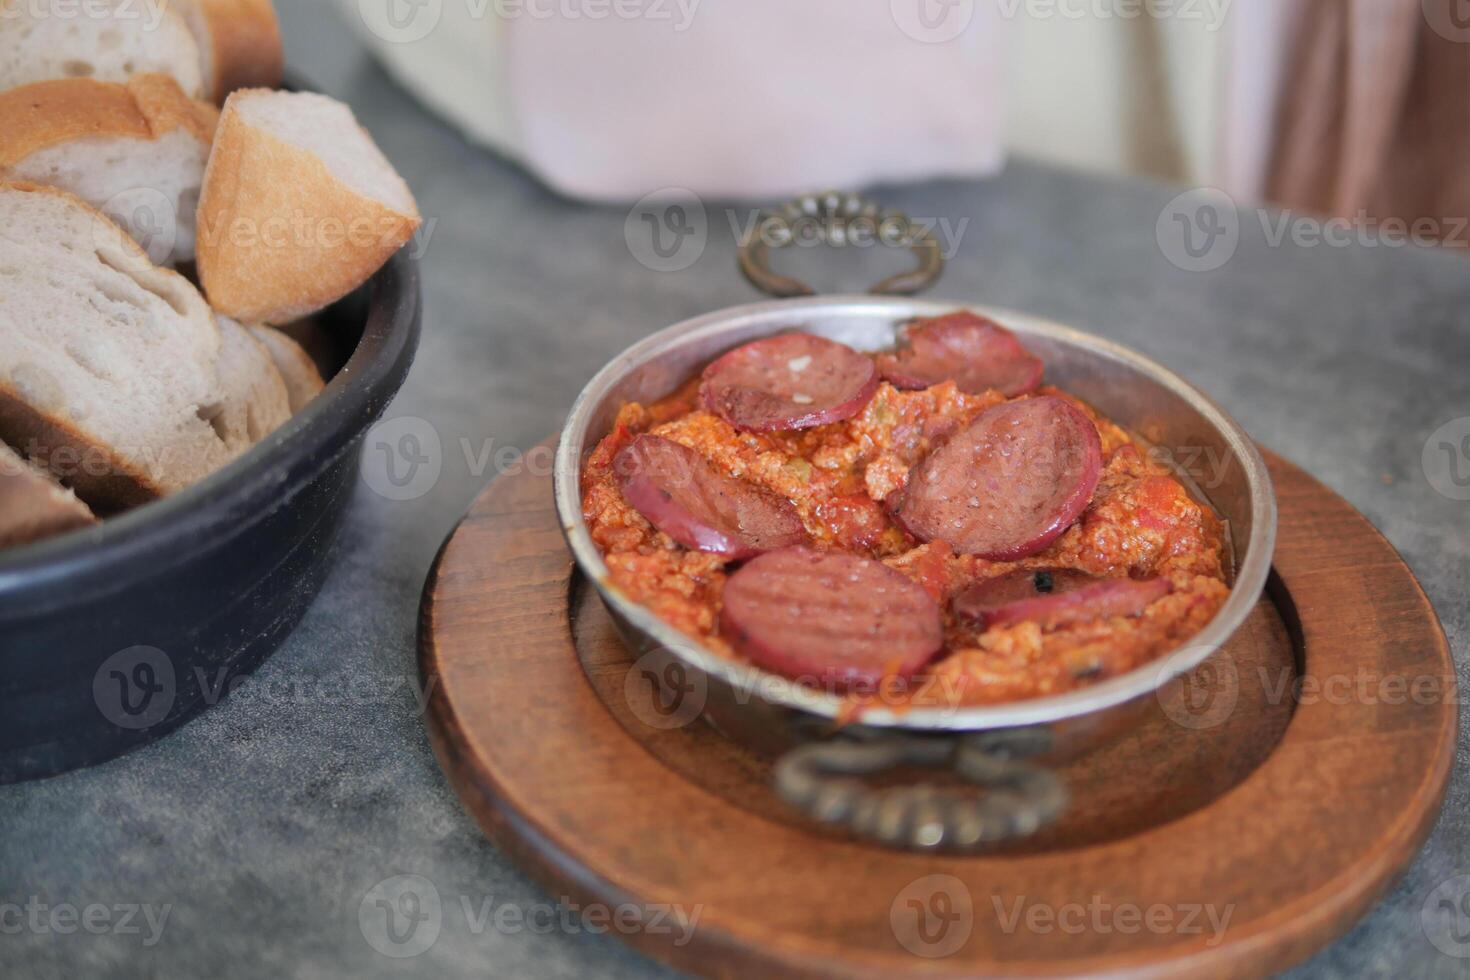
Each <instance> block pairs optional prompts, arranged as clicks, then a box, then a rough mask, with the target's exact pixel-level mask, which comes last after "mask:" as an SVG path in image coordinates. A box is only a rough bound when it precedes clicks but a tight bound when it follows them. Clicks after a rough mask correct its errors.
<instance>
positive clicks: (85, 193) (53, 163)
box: [0, 75, 219, 265]
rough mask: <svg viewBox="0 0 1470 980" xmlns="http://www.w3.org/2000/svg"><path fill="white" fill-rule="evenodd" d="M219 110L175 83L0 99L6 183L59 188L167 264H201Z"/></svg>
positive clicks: (72, 87) (72, 82)
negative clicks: (207, 175)
mask: <svg viewBox="0 0 1470 980" xmlns="http://www.w3.org/2000/svg"><path fill="white" fill-rule="evenodd" d="M218 122H219V111H218V110H217V109H215V108H214V107H213V106H211V105H209V104H207V103H204V102H196V101H194V100H192V99H190V98H189V97H187V96H186V95H184V93H183V90H182V89H180V88H179V85H178V83H177V82H175V81H174V80H173V79H172V78H171V77H169V76H168V75H139V76H137V77H135V78H132V79H129V80H128V81H126V82H98V81H94V80H93V79H90V78H71V79H65V80H61V81H51V82H37V83H35V84H34V85H25V86H22V87H20V88H15V89H10V90H9V91H6V92H0V179H7V180H25V181H32V182H35V183H39V184H50V185H52V186H54V187H60V188H61V189H63V190H67V191H70V192H71V193H73V194H75V195H77V196H78V197H80V198H81V199H82V200H84V201H86V202H87V203H88V204H90V205H92V206H93V207H94V208H97V209H98V210H100V211H102V212H103V213H104V214H106V215H107V216H108V217H110V218H112V219H113V220H114V221H116V222H117V223H118V224H119V225H121V226H122V227H123V229H124V230H125V231H127V232H128V234H130V235H132V236H133V239H134V240H135V241H137V242H138V244H139V245H142V246H143V249H144V251H146V252H147V253H148V257H149V258H150V259H152V260H153V262H154V263H155V264H157V265H175V264H177V263H178V262H190V261H193V259H194V227H195V212H196V211H197V210H198V207H199V191H200V187H201V185H202V184H203V182H204V164H205V163H206V162H207V161H208V159H209V148H210V145H211V143H212V142H213V140H214V128H215V125H216V124H217V123H218Z"/></svg>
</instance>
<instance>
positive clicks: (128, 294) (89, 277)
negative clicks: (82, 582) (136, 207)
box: [0, 184, 231, 512]
mask: <svg viewBox="0 0 1470 980" xmlns="http://www.w3.org/2000/svg"><path fill="white" fill-rule="evenodd" d="M219 354H220V334H219V329H218V328H217V327H216V326H215V322H214V317H213V315H212V314H211V313H210V310H209V307H208V306H206V305H205V303H204V299H203V297H201V296H200V295H199V292H198V291H197V290H196V289H195V288H194V287H193V285H191V284H190V283H189V281H188V280H186V279H185V278H184V277H183V276H180V275H179V274H178V273H175V272H170V271H168V270H165V269H159V268H157V267H155V266H154V265H153V264H152V263H151V262H149V261H148V257H147V256H146V255H145V254H143V251H142V250H141V249H140V248H138V246H137V245H136V244H135V243H134V242H133V240H132V239H131V238H129V237H128V236H127V235H125V234H124V233H123V232H122V230H121V229H120V228H118V227H117V226H116V225H114V224H113V223H112V222H111V221H109V220H107V218H106V217H104V216H103V215H102V214H100V213H98V212H97V211H94V210H93V209H92V208H90V207H88V206H87V205H86V204H85V203H83V202H82V201H81V200H80V199H78V198H76V197H74V196H72V195H70V194H67V193H66V192H65V191H60V190H56V189H55V188H50V187H40V186H36V185H32V184H0V439H4V440H5V441H6V442H8V443H10V444H11V445H12V446H16V447H19V448H20V449H21V451H23V452H24V453H25V454H26V455H27V456H28V457H30V459H31V460H32V461H33V462H35V463H37V464H38V465H42V466H45V467H46V468H47V469H49V470H50V471H51V472H52V473H53V474H55V475H56V476H58V477H59V478H61V480H62V481H63V482H65V483H66V484H67V485H69V486H71V487H72V488H73V489H74V490H76V492H77V495H78V496H79V497H81V498H82V499H83V500H85V501H86V502H87V503H88V504H90V505H91V506H92V508H93V509H94V510H97V511H99V512H110V511H112V510H117V509H122V508H125V507H129V506H133V505H136V504H139V503H144V502H146V501H148V500H152V499H155V498H157V497H160V496H163V495H164V494H167V493H171V492H173V491H176V490H181V489H183V488H184V487H187V486H189V485H190V484H192V483H194V482H196V481H197V480H200V479H202V478H203V477H205V476H208V475H209V474H210V473H212V472H214V471H215V470H216V469H218V468H219V467H220V466H223V465H224V464H225V463H227V462H228V461H229V460H230V459H231V453H230V451H229V448H228V447H227V446H226V444H225V441H224V439H223V438H222V437H221V436H220V435H219V434H218V433H216V431H215V429H214V428H213V427H212V426H211V425H210V423H209V422H208V421H206V419H208V418H210V417H213V416H214V415H216V414H218V406H219V405H221V404H223V402H224V395H223V392H222V390H221V386H220V383H219V379H218V376H217V374H216V363H217V361H218V359H219Z"/></svg>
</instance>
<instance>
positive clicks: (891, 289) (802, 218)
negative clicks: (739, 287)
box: [740, 191, 944, 297]
mask: <svg viewBox="0 0 1470 980" xmlns="http://www.w3.org/2000/svg"><path fill="white" fill-rule="evenodd" d="M816 241H820V242H823V243H825V244H826V245H828V246H830V247H832V248H846V247H849V246H859V247H861V246H863V245H865V244H883V245H888V246H893V247H900V248H908V249H910V250H911V251H913V253H914V254H915V255H917V256H918V257H919V264H918V266H917V267H915V268H914V269H913V271H911V272H905V273H901V274H899V275H896V276H890V277H888V278H887V279H884V280H883V281H882V282H880V283H878V284H877V285H876V286H874V287H873V288H871V289H869V290H868V292H870V293H872V294H874V295H880V296H881V295H895V296H907V295H909V294H912V293H917V292H918V291H919V290H921V289H923V288H925V287H926V286H929V285H931V284H932V283H933V282H934V281H935V280H936V279H938V278H939V276H940V274H941V273H942V272H943V271H944V256H943V255H941V254H940V251H939V243H938V242H937V241H936V240H935V239H934V235H933V234H932V233H931V232H930V231H929V229H927V228H923V227H921V226H919V225H916V224H914V222H913V221H911V220H910V219H909V217H908V215H906V214H904V213H903V212H902V211H885V210H883V209H881V208H879V207H878V205H877V204H876V203H874V202H872V201H870V200H867V199H866V198H863V197H860V196H858V195H857V194H843V193H839V192H838V191H824V192H823V193H820V194H807V195H804V196H802V197H798V198H797V199H795V200H794V201H789V202H787V203H786V204H783V205H782V206H781V207H779V208H777V209H776V210H774V211H763V212H761V214H760V215H759V216H758V217H757V219H756V222H755V226H754V227H753V228H752V230H751V231H750V233H749V234H748V235H747V236H746V237H745V239H744V240H743V241H741V243H740V271H741V272H742V273H744V274H745V278H746V279H748V280H749V281H750V284H751V285H752V286H754V287H755V288H756V289H759V290H761V291H762V292H765V293H769V294H770V295H772V296H780V297H789V296H813V295H815V294H816V292H815V290H813V289H812V287H811V286H808V285H807V284H806V283H804V282H802V281H801V280H800V279H794V278H792V277H790V276H783V275H781V274H779V273H777V272H775V271H774V270H772V269H771V249H773V248H785V247H787V246H789V245H793V244H802V243H803V242H816Z"/></svg>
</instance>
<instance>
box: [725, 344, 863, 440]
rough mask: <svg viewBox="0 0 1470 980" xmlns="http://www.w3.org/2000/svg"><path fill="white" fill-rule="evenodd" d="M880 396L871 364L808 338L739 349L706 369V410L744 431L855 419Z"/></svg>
mask: <svg viewBox="0 0 1470 980" xmlns="http://www.w3.org/2000/svg"><path fill="white" fill-rule="evenodd" d="M877 391H878V369H877V368H876V367H874V366H873V361H872V359H871V358H869V357H868V356H866V355H864V354H860V353H858V352H857V351H855V350H853V349H852V348H851V347H848V346H846V345H844V344H839V343H837V342H836V341H832V340H827V339H826V338H825V337H814V336H812V335H811V334H805V333H789V334H781V335H780V336H776V337H767V338H765V339H764V340H757V341H755V342H754V343H750V344H746V345H745V346H744V347H737V348H736V349H735V350H732V351H730V352H729V353H728V354H725V355H724V356H723V357H720V358H719V359H718V360H716V361H714V362H713V363H712V364H710V366H709V367H707V368H705V369H704V375H703V382H702V383H701V384H700V386H699V394H700V398H701V400H702V401H703V402H704V405H705V407H706V408H708V409H709V410H710V411H711V412H714V413H715V414H717V415H719V416H720V417H722V418H723V419H725V421H727V422H729V423H730V424H731V425H733V426H735V427H736V428H738V429H746V430H749V431H751V432H778V431H783V430H788V429H809V428H811V427H812V426H814V425H826V424H828V423H830V422H841V421H842V420H843V419H850V418H852V417H853V416H854V415H856V414H857V413H859V412H861V411H862V410H863V409H864V408H865V407H867V404H868V402H870V401H872V399H873V395H874V394H875V393H876V392H877Z"/></svg>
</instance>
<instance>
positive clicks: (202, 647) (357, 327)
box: [0, 249, 421, 783]
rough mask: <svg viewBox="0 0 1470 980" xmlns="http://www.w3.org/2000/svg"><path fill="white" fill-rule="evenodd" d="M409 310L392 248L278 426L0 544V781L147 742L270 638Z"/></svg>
mask: <svg viewBox="0 0 1470 980" xmlns="http://www.w3.org/2000/svg"><path fill="white" fill-rule="evenodd" d="M420 316H421V301H420V296H419V276H418V266H417V262H416V261H415V259H414V258H412V257H411V256H410V255H409V254H408V251H407V250H406V249H405V250H404V251H402V252H399V253H398V255H396V256H395V257H394V258H393V259H392V260H391V261H390V262H389V263H388V264H387V265H386V266H385V267H384V268H383V269H382V270H381V271H379V272H378V274H377V275H376V276H374V277H373V278H372V280H371V281H370V282H369V283H368V284H367V285H365V286H363V288H362V289H360V290H358V291H357V292H356V293H354V294H353V295H352V296H350V297H348V298H347V299H344V300H343V301H341V302H340V303H338V304H336V305H335V306H334V307H332V308H331V309H330V310H329V311H327V312H326V313H325V314H324V315H323V316H322V317H321V321H322V324H323V326H324V327H325V328H326V329H327V331H328V332H329V333H330V334H331V336H332V337H333V338H334V340H335V342H336V343H337V344H338V345H339V346H340V348H341V349H342V350H344V351H351V352H352V353H351V356H350V358H348V359H347V362H346V364H345V365H344V366H342V367H341V370H339V371H337V372H336V373H335V375H334V376H333V377H332V380H331V382H330V383H329V384H328V385H327V389H326V391H325V392H323V393H322V395H321V396H320V397H318V398H317V399H316V400H315V401H314V402H312V403H311V404H310V405H308V406H307V407H306V408H305V409H304V410H302V411H301V412H300V413H298V414H297V415H296V416H295V417H294V418H293V419H292V420H291V421H290V422H289V423H287V424H286V426H285V427H284V428H282V429H281V430H280V431H279V432H276V433H275V434H273V435H272V436H270V437H269V438H267V439H266V441H265V442H263V443H261V444H260V445H258V446H256V447H254V448H253V449H252V450H251V451H250V452H248V453H246V454H245V455H244V456H243V457H241V458H240V459H238V460H236V461H235V462H234V463H232V464H231V465H230V466H228V467H227V468H225V469H224V470H221V471H220V472H219V473H216V474H214V475H213V476H211V477H210V478H209V479H208V480H205V481H204V482H202V483H200V484H198V485H197V486H193V487H190V488H189V489H188V490H186V491H184V492H182V493H179V494H176V495H174V496H172V497H169V498H167V499H165V500H161V501H158V502H156V503H152V504H149V505H147V506H144V507H141V508H139V509H137V510H134V511H131V512H129V513H127V514H124V515H121V516H119V517H116V518H113V519H111V520H109V521H106V522H105V523H102V524H100V525H98V526H96V527H93V528H88V529H85V530H82V531H76V532H73V533H71V534H67V535H64V536H61V537H57V538H53V539H50V540H47V541H42V542H39V543H37V544H34V545H30V546H27V547H23V548H18V549H14V550H9V551H4V552H0V783H7V782H17V781H20V780H26V779H34V778H37V777H41V776H49V775H53V774H56V773H60V772H65V771H67V770H69V769H75V768H78V767H80V766H87V765H92V764H94V763H98V762H101V761H104V760H106V759H110V758H113V757H114V756H117V755H120V754H122V753H124V752H127V751H129V750H130V749H134V748H137V747H139V746H141V745H144V744H146V743H148V742H150V741H152V740H154V739H156V738H159V737H160V736H162V735H164V734H166V733H168V732H170V731H172V730H173V729H174V728H177V727H178V726H179V725H181V724H182V723H183V722H185V721H187V720H188V719H190V718H192V717H193V716H194V715H196V714H198V713H199V712H200V711H202V710H203V709H204V708H205V707H207V706H209V705H210V704H213V703H215V702H216V701H217V700H218V699H219V697H220V696H221V694H223V693H224V692H227V691H228V690H229V689H230V686H231V684H232V682H238V679H239V678H241V677H243V676H244V675H247V674H248V673H249V672H250V671H252V670H253V669H254V668H255V667H256V666H258V665H259V664H260V662H261V661H262V660H264V659H265V657H266V656H268V655H269V654H270V653H271V652H272V651H274V650H275V649H276V647H277V646H279V645H280V644H281V642H282V641H283V640H284V639H285V638H286V636H287V635H288V634H289V633H290V632H291V630H292V629H293V628H294V627H295V626H296V624H297V622H299V621H300V619H301V617H302V615H303V614H304V613H305V612H306V609H307V607H308V606H309V605H310V604H311V601H312V600H313V599H314V598H315V597H316V594H317V592H318V590H319V589H320V588H321V584H322V581H323V579H324V578H325V577H326V574H327V571H328V568H329V567H330V564H331V562H330V558H331V555H332V551H333V547H332V546H333V542H334V541H335V539H336V537H337V532H338V531H339V529H340V528H341V525H342V520H343V517H344V515H345V513H346V507H347V502H348V499H349V497H350V496H351V492H352V490H353V488H354V486H355V485H356V483H357V482H358V466H357V460H358V455H359V453H358V451H359V448H360V444H361V441H362V438H363V436H364V434H365V433H366V432H367V430H368V428H369V427H370V426H371V425H372V424H373V423H374V422H375V421H377V419H378V417H379V416H380V415H381V414H382V412H383V410H384V408H386V406H387V405H388V402H389V401H390V400H391V399H392V397H393V396H394V394H396V393H397V391H398V389H399V387H401V386H402V384H403V379H404V377H405V376H406V375H407V374H408V368H409V365H410V364H411V363H412V361H413V356H414V352H415V350H416V348H417V346H418V338H419V324H420Z"/></svg>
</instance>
